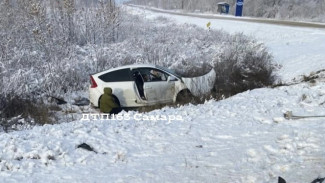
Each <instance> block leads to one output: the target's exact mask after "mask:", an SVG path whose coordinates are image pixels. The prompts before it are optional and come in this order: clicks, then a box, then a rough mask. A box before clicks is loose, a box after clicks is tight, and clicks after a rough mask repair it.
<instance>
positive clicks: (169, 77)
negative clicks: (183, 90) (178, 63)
mask: <svg viewBox="0 0 325 183" xmlns="http://www.w3.org/2000/svg"><path fill="white" fill-rule="evenodd" d="M169 81H177V78H175V77H174V76H168V78H167V82H169Z"/></svg>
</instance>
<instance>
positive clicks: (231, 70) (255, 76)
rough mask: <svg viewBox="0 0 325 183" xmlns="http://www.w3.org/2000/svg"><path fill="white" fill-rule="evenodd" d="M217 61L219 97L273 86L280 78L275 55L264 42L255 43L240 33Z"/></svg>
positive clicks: (217, 92) (216, 86)
mask: <svg viewBox="0 0 325 183" xmlns="http://www.w3.org/2000/svg"><path fill="white" fill-rule="evenodd" d="M224 49H225V50H227V51H224V52H219V54H218V55H217V56H216V58H215V60H214V63H215V64H214V66H215V67H214V68H215V70H216V74H217V79H216V83H215V88H214V92H215V95H216V97H218V98H219V97H220V96H231V95H234V94H237V93H240V92H243V91H246V90H251V89H254V88H261V87H266V86H271V85H272V84H273V83H274V81H275V79H276V77H275V74H274V71H275V70H276V67H275V65H274V64H273V57H272V55H271V54H270V53H269V52H268V51H267V49H266V48H265V46H264V45H263V44H259V43H257V44H256V43H255V44H252V42H251V39H249V38H248V37H246V36H244V35H242V34H237V35H235V36H234V37H233V41H231V42H229V43H228V44H227V45H224Z"/></svg>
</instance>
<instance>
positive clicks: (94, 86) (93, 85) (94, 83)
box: [90, 76, 97, 88]
mask: <svg viewBox="0 0 325 183" xmlns="http://www.w3.org/2000/svg"><path fill="white" fill-rule="evenodd" d="M90 83H91V86H90V87H91V88H96V87H97V83H96V81H95V80H94V78H93V77H92V76H90Z"/></svg>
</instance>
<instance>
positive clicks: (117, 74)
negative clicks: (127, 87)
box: [98, 69, 133, 82]
mask: <svg viewBox="0 0 325 183" xmlns="http://www.w3.org/2000/svg"><path fill="white" fill-rule="evenodd" d="M98 78H99V79H101V80H103V81H105V82H123V81H133V79H132V78H131V76H130V69H121V70H116V71H112V72H109V73H106V74H103V75H101V76H99V77H98Z"/></svg>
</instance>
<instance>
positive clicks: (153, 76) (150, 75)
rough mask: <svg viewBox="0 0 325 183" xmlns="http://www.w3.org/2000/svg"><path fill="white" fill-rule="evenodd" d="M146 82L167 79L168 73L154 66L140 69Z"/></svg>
mask: <svg viewBox="0 0 325 183" xmlns="http://www.w3.org/2000/svg"><path fill="white" fill-rule="evenodd" d="M139 71H140V73H141V76H142V78H143V80H144V82H155V81H167V78H168V76H169V75H168V74H167V73H164V72H162V71H160V70H157V69H153V68H143V69H139Z"/></svg>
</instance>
